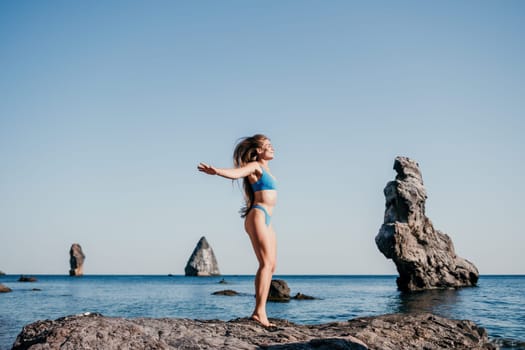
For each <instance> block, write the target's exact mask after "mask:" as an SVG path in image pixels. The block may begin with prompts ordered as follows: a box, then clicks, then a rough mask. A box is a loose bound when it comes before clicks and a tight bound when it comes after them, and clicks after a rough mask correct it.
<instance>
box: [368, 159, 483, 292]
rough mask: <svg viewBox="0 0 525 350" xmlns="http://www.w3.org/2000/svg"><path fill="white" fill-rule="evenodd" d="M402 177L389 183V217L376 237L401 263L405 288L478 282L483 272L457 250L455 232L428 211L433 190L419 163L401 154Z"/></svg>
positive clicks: (390, 256)
mask: <svg viewBox="0 0 525 350" xmlns="http://www.w3.org/2000/svg"><path fill="white" fill-rule="evenodd" d="M394 169H395V171H396V172H397V176H396V179H395V180H394V181H390V182H389V183H388V184H387V185H386V187H385V189H384V193H385V201H386V204H385V205H386V209H385V218H384V223H383V225H382V226H381V229H380V230H379V233H378V234H377V236H376V238H375V240H376V244H377V247H378V248H379V250H380V251H381V252H382V253H383V254H384V255H385V256H386V257H387V258H388V259H392V260H393V261H394V263H395V264H396V267H397V271H398V273H399V277H398V279H397V286H398V288H399V289H400V290H402V291H420V290H426V289H441V288H457V287H466V286H474V285H476V283H477V281H478V277H479V272H478V269H477V268H476V266H474V264H473V263H471V262H470V261H468V260H466V259H463V258H461V257H459V256H457V255H456V253H455V251H454V245H453V244H452V240H451V239H450V237H449V236H448V235H447V234H445V233H442V232H440V231H439V230H436V229H434V226H433V225H432V222H431V221H430V219H429V218H427V217H426V216H425V201H426V199H427V194H426V191H425V188H424V186H423V178H422V176H421V172H420V171H419V165H418V164H417V163H416V162H415V161H414V160H412V159H409V158H406V157H396V159H395V162H394Z"/></svg>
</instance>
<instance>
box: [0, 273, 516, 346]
mask: <svg viewBox="0 0 525 350" xmlns="http://www.w3.org/2000/svg"><path fill="white" fill-rule="evenodd" d="M19 277H20V275H5V276H0V283H1V284H3V285H5V286H7V287H9V288H11V289H12V290H13V291H12V292H10V293H1V294H0V349H1V350H7V349H11V347H12V345H13V343H14V341H15V339H16V337H17V335H18V334H19V333H20V331H21V330H22V327H23V326H24V325H26V324H29V323H32V322H35V321H37V320H44V319H51V320H53V319H57V318H60V317H63V316H68V315H76V314H83V313H86V312H91V313H100V314H103V315H104V316H116V317H128V318H133V317H174V318H192V319H219V320H225V321H226V320H231V319H235V318H238V317H248V316H249V315H250V314H251V311H252V308H253V305H254V287H253V281H254V276H248V275H242V276H236V275H223V276H216V277H185V276H171V275H165V276H151V275H148V276H133V275H122V276H116V275H85V276H82V277H69V276H62V275H60V276H59V275H35V276H34V277H36V279H37V281H36V282H18V278H19ZM274 279H282V280H285V281H286V282H287V284H288V286H289V287H290V290H291V295H292V296H293V295H295V294H296V293H302V294H306V295H309V296H313V297H315V298H316V299H315V300H291V301H290V302H288V303H268V305H267V311H268V316H269V317H270V318H280V319H286V320H289V321H292V322H295V323H298V324H318V323H327V322H334V321H346V320H349V319H352V318H356V317H362V316H375V315H382V314H388V313H411V312H422V311H428V312H432V313H435V314H438V315H441V316H444V317H448V318H453V319H469V320H472V321H474V322H476V323H477V324H478V325H480V326H482V327H485V328H486V329H487V331H488V333H489V337H490V338H491V339H492V340H493V341H494V342H495V343H496V344H498V345H499V346H500V348H501V349H525V275H519V276H517V275H511V276H495V275H482V276H481V277H480V279H479V282H478V286H477V287H470V288H462V289H458V290H440V291H427V292H420V293H411V294H407V293H402V292H399V291H398V290H397V287H396V276H362V275H359V276H341V275H336V276H328V275H320V276H307V275H298V276H292V275H285V276H274ZM225 289H232V290H235V291H237V292H238V293H239V295H237V296H222V295H212V293H213V292H216V291H220V290H225Z"/></svg>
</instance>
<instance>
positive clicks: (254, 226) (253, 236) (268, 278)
mask: <svg viewBox="0 0 525 350" xmlns="http://www.w3.org/2000/svg"><path fill="white" fill-rule="evenodd" d="M245 228H246V232H247V233H248V235H249V236H250V241H251V242H252V246H253V250H254V252H255V256H256V257H257V260H258V262H259V268H258V269H257V274H256V275H255V309H254V311H253V315H252V318H254V319H255V320H257V321H259V322H260V323H261V324H262V325H264V326H269V325H270V322H269V321H268V316H267V315H266V300H267V299H268V292H269V290H270V284H271V282H272V275H273V272H274V271H275V260H276V243H275V242H276V239H275V232H274V231H273V229H272V228H271V226H270V227H268V226H266V224H265V217H264V212H263V211H261V210H257V209H252V211H251V212H250V213H249V214H248V217H247V218H246V223H245Z"/></svg>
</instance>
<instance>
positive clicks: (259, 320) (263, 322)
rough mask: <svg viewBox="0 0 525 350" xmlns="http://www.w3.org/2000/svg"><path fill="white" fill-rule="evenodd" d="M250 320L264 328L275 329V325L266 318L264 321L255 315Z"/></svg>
mask: <svg viewBox="0 0 525 350" xmlns="http://www.w3.org/2000/svg"><path fill="white" fill-rule="evenodd" d="M250 318H251V319H252V320H254V321H255V322H257V323H259V324H260V325H262V326H264V327H275V325H274V324H273V323H271V322H270V321H268V319H267V318H266V317H265V319H262V318H260V317H259V316H257V315H255V314H254V315H252V316H251V317H250Z"/></svg>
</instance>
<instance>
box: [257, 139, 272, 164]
mask: <svg viewBox="0 0 525 350" xmlns="http://www.w3.org/2000/svg"><path fill="white" fill-rule="evenodd" d="M273 152H274V149H273V146H272V143H271V142H270V140H268V139H266V140H264V141H263V144H262V146H261V153H260V156H259V157H260V158H261V159H265V160H271V159H273Z"/></svg>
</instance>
